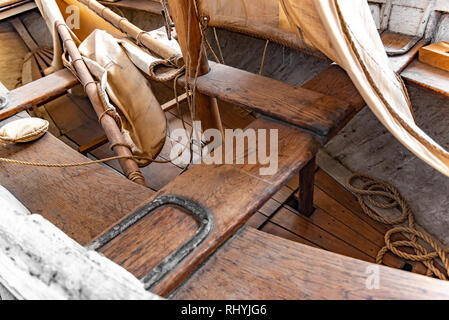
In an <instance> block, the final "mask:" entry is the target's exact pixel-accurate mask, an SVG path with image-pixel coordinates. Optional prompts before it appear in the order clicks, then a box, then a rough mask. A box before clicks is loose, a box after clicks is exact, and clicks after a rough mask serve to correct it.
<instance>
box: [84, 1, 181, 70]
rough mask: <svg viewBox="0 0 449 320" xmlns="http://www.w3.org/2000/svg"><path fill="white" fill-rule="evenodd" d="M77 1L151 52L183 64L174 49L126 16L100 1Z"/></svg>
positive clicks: (178, 64) (179, 64)
mask: <svg viewBox="0 0 449 320" xmlns="http://www.w3.org/2000/svg"><path fill="white" fill-rule="evenodd" d="M79 2H81V3H82V4H84V5H86V6H87V7H88V8H89V9H91V10H92V11H93V12H95V13H96V14H98V15H99V16H100V17H102V18H103V19H105V20H106V21H108V22H109V23H111V24H113V25H114V26H116V27H117V28H118V29H119V30H120V31H122V32H124V33H125V34H126V35H127V36H129V37H131V38H133V39H134V40H136V41H137V43H140V44H142V45H143V46H144V47H146V48H147V49H148V50H150V51H151V52H154V53H155V54H157V55H158V56H160V57H162V58H164V59H168V60H171V61H173V62H174V63H175V64H176V65H177V66H182V65H183V59H182V57H181V56H180V55H179V53H178V52H177V51H176V50H174V49H172V48H170V47H169V46H165V45H163V44H161V42H160V41H158V40H156V39H154V38H153V37H151V36H150V35H148V34H147V32H145V31H143V30H142V29H140V28H138V27H136V26H135V25H133V24H132V23H131V22H129V21H128V20H127V19H126V18H123V17H121V16H119V15H118V14H116V13H115V12H114V11H112V10H111V9H109V8H108V7H105V6H103V5H102V4H101V3H99V2H98V1H95V0H79Z"/></svg>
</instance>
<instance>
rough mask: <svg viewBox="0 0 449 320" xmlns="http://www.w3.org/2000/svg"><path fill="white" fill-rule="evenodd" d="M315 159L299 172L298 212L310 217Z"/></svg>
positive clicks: (313, 209) (312, 208) (312, 209)
mask: <svg viewBox="0 0 449 320" xmlns="http://www.w3.org/2000/svg"><path fill="white" fill-rule="evenodd" d="M314 180H315V158H313V159H312V160H310V161H309V163H308V164H307V165H306V166H304V167H303V168H302V169H301V170H300V171H299V197H298V212H299V213H300V214H303V215H305V216H306V217H310V216H311V215H312V213H313V211H315V208H314V207H313V188H314V186H315V182H314Z"/></svg>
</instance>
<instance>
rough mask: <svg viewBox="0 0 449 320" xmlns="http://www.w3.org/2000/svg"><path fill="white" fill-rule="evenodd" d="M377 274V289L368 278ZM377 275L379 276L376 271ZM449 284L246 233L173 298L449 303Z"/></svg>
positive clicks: (196, 274) (217, 255) (245, 231)
mask: <svg viewBox="0 0 449 320" xmlns="http://www.w3.org/2000/svg"><path fill="white" fill-rule="evenodd" d="M373 270H378V271H379V273H378V274H379V288H378V289H375V288H374V289H369V288H367V285H366V284H367V283H369V284H375V283H374V282H370V280H369V279H368V277H369V276H370V275H373ZM374 272H376V271H374ZM448 298H449V283H448V282H446V281H441V280H437V279H432V278H429V277H425V276H421V275H416V274H413V273H410V272H406V271H401V270H397V269H393V268H389V267H384V266H378V265H375V264H371V263H368V262H364V261H361V260H357V259H353V258H349V257H345V256H342V255H338V254H336V253H332V252H329V251H323V250H321V249H317V248H313V247H311V246H307V245H303V244H300V243H297V242H293V241H290V240H286V239H282V238H278V237H276V236H273V235H270V234H267V233H264V232H261V231H258V230H256V229H253V228H244V229H242V230H241V231H240V232H239V233H238V234H237V235H236V236H235V237H234V238H232V239H231V240H229V241H228V242H227V243H225V244H224V245H223V247H222V248H220V249H219V250H217V252H216V253H215V254H214V255H213V256H212V257H211V258H210V259H209V260H208V261H207V262H206V263H205V264H204V265H203V266H202V267H201V269H199V270H198V271H197V272H196V273H195V274H194V275H193V276H192V277H191V278H189V280H187V281H186V282H185V283H184V284H183V285H182V286H181V287H180V289H179V290H178V291H177V292H176V293H175V294H174V295H173V299H193V300H196V299H205V300H209V299H222V300H227V299H235V300H241V299H242V300H243V299H255V300H257V299H345V300H346V299H363V300H368V299H448Z"/></svg>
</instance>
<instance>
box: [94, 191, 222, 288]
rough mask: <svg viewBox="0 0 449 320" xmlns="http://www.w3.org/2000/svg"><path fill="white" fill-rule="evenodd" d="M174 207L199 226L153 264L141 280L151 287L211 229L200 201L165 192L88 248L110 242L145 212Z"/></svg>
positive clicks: (204, 237)
mask: <svg viewBox="0 0 449 320" xmlns="http://www.w3.org/2000/svg"><path fill="white" fill-rule="evenodd" d="M169 205H172V206H176V207H179V208H181V209H183V210H185V211H187V212H188V213H190V214H192V216H193V217H194V218H195V219H196V220H197V222H198V223H199V225H200V227H199V229H198V230H197V232H196V233H195V234H194V236H193V237H192V238H190V239H189V240H188V241H186V242H185V243H184V244H183V245H181V246H180V247H179V248H178V249H176V250H175V251H173V252H172V253H170V254H169V255H168V256H167V257H166V258H165V259H164V260H163V261H162V262H161V263H159V264H158V265H157V266H155V267H154V268H153V269H152V270H151V271H150V272H149V273H147V275H145V276H144V277H143V278H142V279H141V280H142V282H143V283H144V286H145V289H147V290H151V288H152V287H153V286H154V285H156V284H157V283H158V282H159V281H160V280H161V279H162V278H163V277H164V276H165V275H166V274H167V273H169V272H170V271H171V270H172V269H173V268H175V267H176V266H177V265H178V264H179V263H180V262H181V261H182V260H183V259H184V258H185V257H186V256H187V255H188V254H189V253H190V252H192V251H193V250H194V249H195V248H196V247H197V246H198V245H199V244H201V243H202V242H203V241H204V239H206V238H207V236H208V235H209V233H210V232H211V230H212V228H213V224H214V217H213V215H212V213H211V212H210V211H209V210H208V209H207V208H205V207H203V206H202V205H200V204H199V203H197V202H195V201H193V200H190V199H187V198H185V197H182V196H178V195H165V196H160V197H157V198H156V199H154V200H153V201H151V202H149V203H147V204H145V205H144V206H142V207H141V208H139V209H138V210H136V211H135V212H133V213H132V214H130V215H129V216H127V217H126V218H124V219H123V220H121V221H120V222H119V223H117V224H116V225H114V226H113V227H112V228H111V229H109V230H108V231H106V232H104V233H103V234H101V235H100V236H99V237H98V238H97V239H95V240H94V241H92V242H91V243H90V244H89V245H88V246H87V248H88V249H91V250H97V249H99V248H101V247H103V246H104V245H105V244H107V243H109V242H110V241H111V240H113V239H114V238H116V237H117V236H118V235H120V234H122V233H123V232H124V231H126V230H127V229H129V228H130V227H132V226H133V225H134V224H136V223H137V222H139V221H140V220H141V219H143V218H144V217H146V216H147V215H148V214H150V213H152V212H154V211H155V210H156V209H158V208H160V207H163V206H169Z"/></svg>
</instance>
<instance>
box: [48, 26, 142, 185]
mask: <svg viewBox="0 0 449 320" xmlns="http://www.w3.org/2000/svg"><path fill="white" fill-rule="evenodd" d="M56 26H57V29H58V33H59V35H60V36H61V39H62V41H63V43H64V48H65V50H67V52H68V54H69V56H70V58H71V59H72V65H73V67H74V68H75V70H76V72H77V74H78V77H79V79H80V82H81V84H82V85H83V86H84V90H85V91H86V94H87V96H88V98H89V100H90V102H91V103H92V106H93V108H94V110H95V113H96V114H97V116H98V117H99V118H100V124H101V126H102V127H103V129H104V131H105V133H106V136H107V137H108V140H109V141H110V142H111V143H112V144H113V145H114V147H113V150H114V151H115V153H116V154H117V155H118V156H126V157H131V156H132V153H131V150H130V149H129V147H126V146H125V145H126V144H125V142H124V138H123V135H122V133H121V132H120V129H119V128H118V126H117V123H116V122H115V120H114V119H113V118H112V117H111V116H110V115H109V114H107V113H104V112H105V110H104V106H103V103H102V102H101V100H100V97H99V94H98V88H97V84H96V82H95V81H94V79H93V78H92V75H91V74H90V72H89V69H88V68H87V66H86V64H85V63H84V60H83V59H82V57H81V54H80V53H79V51H78V48H77V46H76V44H75V42H74V41H73V39H72V37H71V36H70V33H69V30H68V27H67V26H66V25H65V23H64V22H61V21H58V22H56ZM120 165H121V167H122V168H123V171H124V173H125V175H126V176H127V177H130V176H131V175H133V174H136V173H138V174H137V175H136V178H135V179H133V181H134V182H136V183H139V184H141V185H143V186H146V184H145V178H144V177H143V175H142V174H140V170H139V167H138V165H137V163H136V162H135V161H134V160H133V159H121V160H120Z"/></svg>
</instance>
